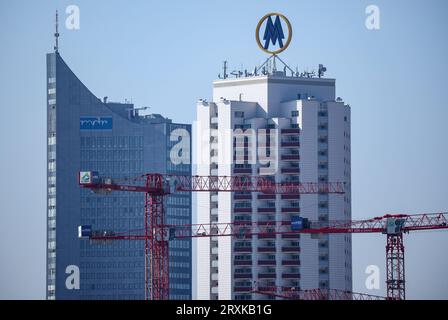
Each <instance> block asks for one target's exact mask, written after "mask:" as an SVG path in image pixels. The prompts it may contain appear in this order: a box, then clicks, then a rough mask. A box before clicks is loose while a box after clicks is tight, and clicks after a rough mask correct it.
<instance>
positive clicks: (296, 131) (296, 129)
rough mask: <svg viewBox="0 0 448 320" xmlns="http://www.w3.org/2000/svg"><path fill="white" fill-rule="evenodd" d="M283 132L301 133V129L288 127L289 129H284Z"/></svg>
mask: <svg viewBox="0 0 448 320" xmlns="http://www.w3.org/2000/svg"><path fill="white" fill-rule="evenodd" d="M281 132H282V134H299V133H300V129H299V128H288V129H282V131H281Z"/></svg>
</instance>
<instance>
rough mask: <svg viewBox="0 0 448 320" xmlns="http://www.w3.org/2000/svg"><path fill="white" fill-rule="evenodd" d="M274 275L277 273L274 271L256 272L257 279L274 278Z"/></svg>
mask: <svg viewBox="0 0 448 320" xmlns="http://www.w3.org/2000/svg"><path fill="white" fill-rule="evenodd" d="M276 277H277V275H276V274H275V273H274V272H270V273H259V274H258V279H275V278H276Z"/></svg>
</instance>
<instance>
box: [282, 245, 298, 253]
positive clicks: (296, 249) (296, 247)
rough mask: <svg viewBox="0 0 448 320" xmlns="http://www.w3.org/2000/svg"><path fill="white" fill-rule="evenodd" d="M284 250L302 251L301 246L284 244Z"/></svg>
mask: <svg viewBox="0 0 448 320" xmlns="http://www.w3.org/2000/svg"><path fill="white" fill-rule="evenodd" d="M282 252H300V247H299V246H283V247H282Z"/></svg>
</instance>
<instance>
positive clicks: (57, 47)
mask: <svg viewBox="0 0 448 320" xmlns="http://www.w3.org/2000/svg"><path fill="white" fill-rule="evenodd" d="M55 27H56V32H55V33H54V38H55V45H54V52H58V49H59V43H58V38H59V31H58V27H59V22H58V10H56V23H55Z"/></svg>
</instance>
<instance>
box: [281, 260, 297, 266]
mask: <svg viewBox="0 0 448 320" xmlns="http://www.w3.org/2000/svg"><path fill="white" fill-rule="evenodd" d="M299 265H300V260H282V266H299Z"/></svg>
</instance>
